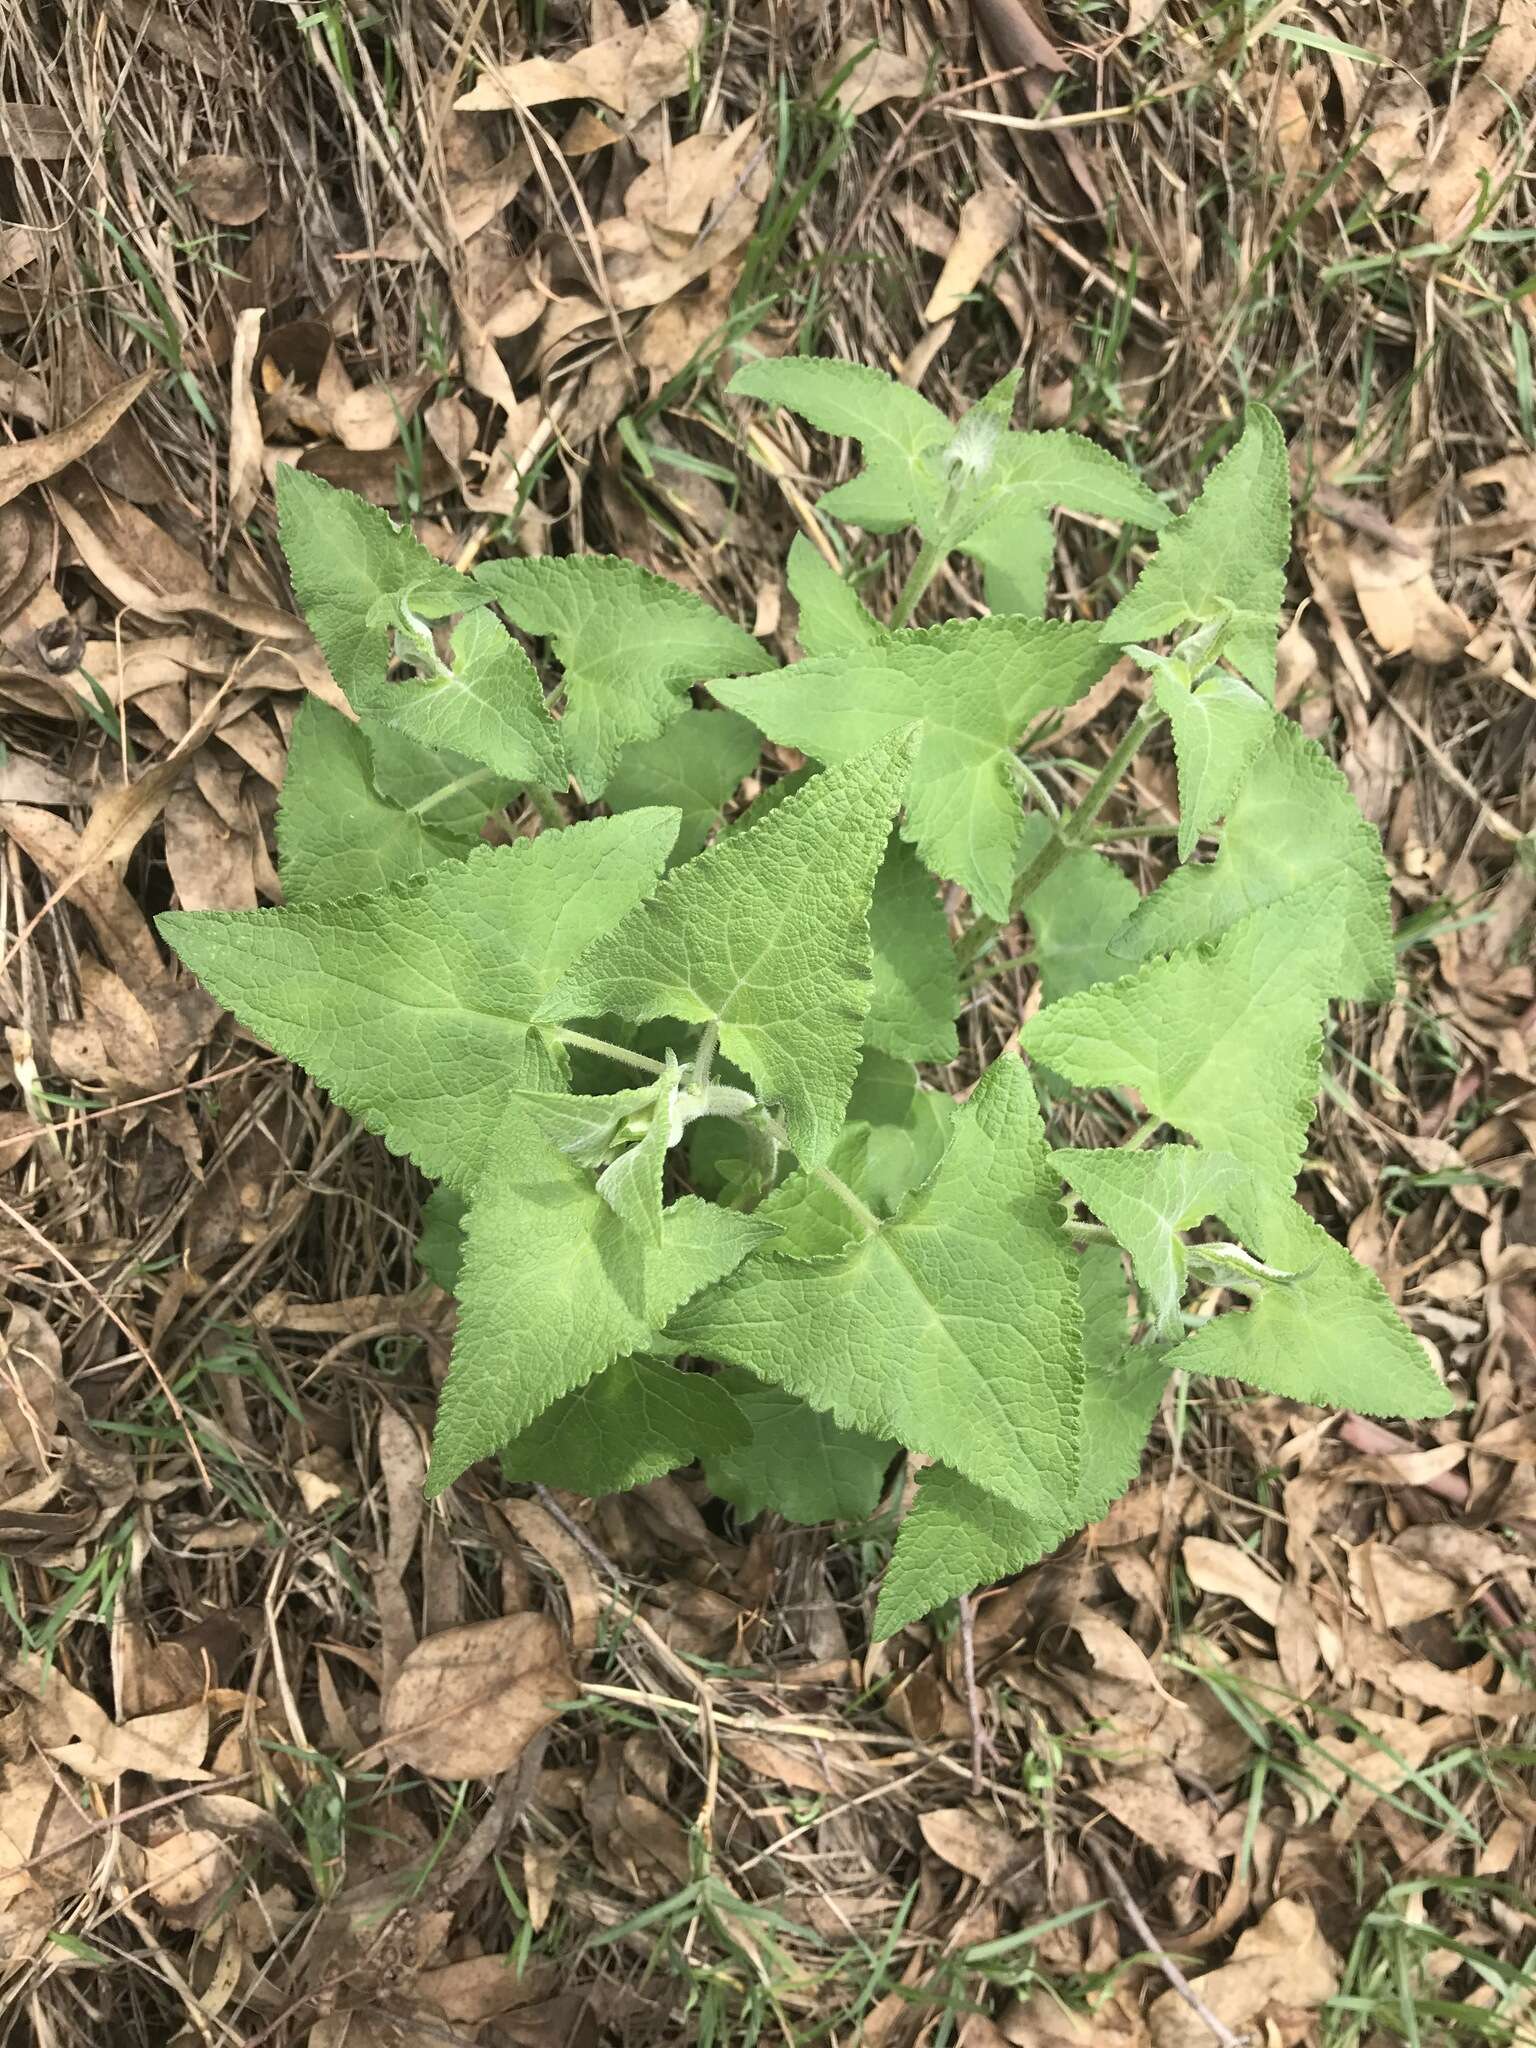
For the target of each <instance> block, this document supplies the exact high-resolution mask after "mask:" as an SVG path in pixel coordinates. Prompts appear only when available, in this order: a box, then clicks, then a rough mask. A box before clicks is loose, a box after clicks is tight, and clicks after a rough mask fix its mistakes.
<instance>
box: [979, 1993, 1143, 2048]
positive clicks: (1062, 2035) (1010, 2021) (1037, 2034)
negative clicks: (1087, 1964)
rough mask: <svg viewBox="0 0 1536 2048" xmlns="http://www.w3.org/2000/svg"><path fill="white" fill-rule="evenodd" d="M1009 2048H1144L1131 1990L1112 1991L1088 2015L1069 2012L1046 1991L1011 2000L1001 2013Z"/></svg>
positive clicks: (1141, 2022) (1004, 2035)
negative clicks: (1011, 2002)
mask: <svg viewBox="0 0 1536 2048" xmlns="http://www.w3.org/2000/svg"><path fill="white" fill-rule="evenodd" d="M1001 2031H1002V2036H1003V2039H1004V2040H1005V2041H1006V2042H1007V2043H1008V2044H1009V2048H1147V2029H1146V2024H1145V2022H1144V2021H1143V2019H1142V2018H1141V2015H1140V2013H1139V2012H1138V2011H1137V2010H1136V2003H1135V1993H1134V1991H1127V1990H1118V1991H1112V1992H1110V1993H1108V1994H1106V1996H1105V1997H1104V1998H1103V1999H1102V2000H1101V2001H1100V2002H1099V2003H1098V2004H1096V2005H1095V2006H1094V2008H1093V2010H1092V2012H1087V2013H1078V2012H1069V2011H1068V2010H1067V2008H1066V2007H1065V2006H1064V2005H1062V2003H1061V2002H1060V2000H1059V1999H1058V1998H1056V1997H1055V1996H1054V1995H1053V1994H1052V1993H1051V1992H1049V1991H1037V1992H1035V1993H1034V1995H1033V1996H1032V1997H1030V1998H1029V1999H1015V2000H1014V2002H1013V2004H1012V2005H1010V2006H1008V2007H1007V2009H1006V2010H1005V2011H1004V2013H1003V2017H1002V2023H1001Z"/></svg>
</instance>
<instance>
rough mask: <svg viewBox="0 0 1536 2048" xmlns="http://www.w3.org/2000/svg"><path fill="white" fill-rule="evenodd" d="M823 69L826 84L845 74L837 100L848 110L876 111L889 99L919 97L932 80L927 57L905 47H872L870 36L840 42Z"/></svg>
mask: <svg viewBox="0 0 1536 2048" xmlns="http://www.w3.org/2000/svg"><path fill="white" fill-rule="evenodd" d="M861 51H862V53H863V54H862V55H860V52H861ZM823 71H824V73H825V77H824V79H823V83H824V84H825V83H829V82H830V81H831V80H832V79H834V78H837V77H842V80H843V82H842V84H841V85H840V86H839V87H838V88H837V104H838V106H839V107H840V108H841V109H842V111H843V112H844V113H845V114H872V113H873V112H874V111H875V109H876V107H883V106H884V105H885V103H886V101H887V100H910V99H916V97H917V95H918V94H919V93H920V92H921V91H922V89H923V87H924V86H925V85H926V84H927V82H928V64H927V61H926V59H924V58H922V57H909V56H908V55H907V54H906V52H905V51H904V50H887V49H885V48H884V47H883V46H882V45H881V44H878V43H877V44H876V45H875V47H874V48H873V49H871V48H870V47H869V39H868V38H867V37H857V36H855V37H850V38H848V39H847V40H846V41H844V42H841V43H839V44H838V46H837V48H836V50H835V51H834V52H833V54H832V58H831V61H830V62H829V63H828V64H826V65H825V66H823ZM845 73H846V76H844V75H843V74H845Z"/></svg>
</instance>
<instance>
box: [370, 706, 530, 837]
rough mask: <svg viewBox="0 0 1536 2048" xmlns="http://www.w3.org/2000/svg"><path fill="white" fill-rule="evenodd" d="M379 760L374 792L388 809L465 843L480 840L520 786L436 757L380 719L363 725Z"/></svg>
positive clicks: (453, 758) (451, 757)
mask: <svg viewBox="0 0 1536 2048" xmlns="http://www.w3.org/2000/svg"><path fill="white" fill-rule="evenodd" d="M359 726H360V729H361V731H362V734H363V737H364V739H366V740H367V742H368V751H369V753H370V754H371V755H372V756H373V786H374V788H375V789H376V790H377V791H378V793H379V795H380V796H381V797H383V798H384V800H385V802H386V803H391V804H395V805H396V806H398V808H399V809H401V810H405V811H410V812H411V813H412V815H413V816H415V817H419V818H425V819H426V820H427V821H428V823H429V824H430V825H431V827H432V829H433V831H434V832H446V833H448V834H449V835H450V837H452V838H454V839H462V840H463V841H464V842H465V845H466V847H468V846H473V845H474V844H475V842H476V841H477V840H478V839H479V837H480V828H481V826H482V825H483V824H484V823H485V819H486V814H487V812H489V811H502V810H505V809H506V807H507V805H508V804H509V803H510V802H511V801H512V799H513V797H514V796H516V794H517V784H516V783H515V782H509V781H508V780H507V779H506V777H505V776H504V775H495V774H493V773H492V771H491V770H490V769H489V768H486V767H483V766H477V764H476V763H475V762H473V761H468V760H466V759H465V757H464V756H463V755H462V754H452V753H449V754H439V753H434V751H433V750H432V748H431V747H424V746H422V745H421V743H420V742H419V741H418V740H413V739H411V738H410V737H409V736H408V735H407V734H405V733H403V732H397V731H396V730H395V728H394V727H393V726H391V725H386V724H385V723H384V721H383V720H382V719H380V718H364V719H361V720H359Z"/></svg>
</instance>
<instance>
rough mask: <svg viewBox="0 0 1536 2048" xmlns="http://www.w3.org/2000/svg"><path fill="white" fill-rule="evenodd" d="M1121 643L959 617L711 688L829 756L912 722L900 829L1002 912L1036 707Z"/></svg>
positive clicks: (981, 902)
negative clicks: (914, 732)
mask: <svg viewBox="0 0 1536 2048" xmlns="http://www.w3.org/2000/svg"><path fill="white" fill-rule="evenodd" d="M1112 654H1113V650H1112V649H1110V648H1108V647H1106V646H1104V645H1103V644H1101V642H1100V640H1099V637H1098V629H1097V628H1096V627H1095V626H1093V625H1092V624H1065V623H1062V622H1061V621H1059V620H1054V619H1015V618H995V619H962V620H953V621H951V622H950V623H948V624H947V625H942V626H930V627H927V628H924V629H922V630H918V631H907V632H901V633H892V634H890V635H888V637H887V638H886V640H885V641H884V642H883V643H882V645H880V646H879V647H876V648H872V649H870V650H869V651H868V652H867V653H849V654H836V655H826V656H823V657H821V658H820V659H818V660H814V661H800V662H796V663H795V664H794V665H793V666H792V667H790V668H787V669H784V670H782V671H781V672H780V673H779V674H778V675H775V676H770V677H764V678H763V679H762V680H761V681H757V680H752V681H742V682H730V683H726V682H722V683H717V684H715V685H714V686H713V687H714V694H715V695H716V696H717V697H718V698H719V699H720V700H721V702H722V703H725V704H729V705H730V706H731V707H732V708H733V709H734V710H737V711H744V712H745V713H746V715H747V716H748V717H749V718H751V719H753V720H754V721H755V722H756V723H757V724H758V725H759V726H760V727H761V728H762V730H763V731H764V732H765V733H767V735H768V737H769V738H770V739H772V740H775V741H777V742H778V743H779V744H780V745H781V746H792V747H800V748H802V749H803V750H804V751H805V752H806V753H808V754H813V755H814V756H815V757H816V759H817V760H820V761H829V762H837V761H845V760H847V759H848V758H849V757H850V756H851V755H854V754H857V753H861V752H863V750H864V749H865V748H867V747H871V746H874V745H876V744H877V743H878V742H879V741H880V740H881V739H883V738H884V737H885V736H886V735H888V734H890V733H892V732H895V731H898V730H900V729H903V728H905V727H907V726H910V725H914V724H915V725H917V726H918V727H919V733H920V736H919V739H918V745H917V751H916V754H915V755H914V757H913V762H912V776H911V782H910V786H909V788H908V790H907V793H906V803H907V823H906V825H905V827H904V828H903V837H905V838H907V839H909V840H911V841H912V842H913V843H914V844H915V845H916V847H917V850H918V853H919V854H920V855H921V857H922V859H923V861H924V863H925V864H926V865H927V866H928V867H929V868H931V869H932V870H933V872H934V873H935V874H939V875H943V876H945V877H947V879H948V880H950V881H952V882H959V883H960V884H961V886H962V887H963V888H966V889H969V891H970V892H971V895H972V897H973V898H974V899H975V901H976V903H977V905H978V907H979V908H980V909H982V910H984V911H985V912H986V913H987V915H988V916H989V917H995V918H997V919H999V920H1000V921H1001V920H1004V919H1006V918H1007V916H1008V914H1009V900H1010V896H1011V892H1012V888H1013V877H1014V870H1015V867H1016V864H1017V850H1018V844H1019V837H1020V834H1021V832H1022V830H1023V813H1022V811H1021V809H1020V804H1019V793H1018V788H1017V786H1016V784H1015V781H1014V777H1013V764H1012V749H1013V747H1014V745H1015V743H1016V742H1017V741H1018V739H1019V738H1020V736H1021V735H1022V734H1023V732H1024V730H1025V728H1026V727H1027V726H1028V725H1029V724H1030V722H1031V721H1032V720H1033V719H1034V718H1035V717H1037V716H1038V714H1039V713H1040V712H1042V711H1044V710H1046V709H1047V708H1048V707H1050V706H1053V705H1062V704H1073V703H1075V702H1076V701H1077V699H1078V698H1079V697H1080V696H1082V694H1083V692H1084V691H1085V690H1087V689H1088V688H1090V687H1091V685H1092V684H1094V683H1095V682H1097V681H1098V679H1099V677H1100V676H1101V675H1103V674H1104V672H1105V670H1106V669H1107V668H1108V667H1109V665H1110V660H1111V658H1112Z"/></svg>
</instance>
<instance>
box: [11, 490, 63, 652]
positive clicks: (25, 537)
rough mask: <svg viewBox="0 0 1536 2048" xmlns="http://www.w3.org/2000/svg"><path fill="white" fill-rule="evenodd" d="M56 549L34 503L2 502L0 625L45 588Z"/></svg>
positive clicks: (13, 616)
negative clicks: (50, 561)
mask: <svg viewBox="0 0 1536 2048" xmlns="http://www.w3.org/2000/svg"><path fill="white" fill-rule="evenodd" d="M52 552H53V550H52V546H51V543H50V537H49V534H48V530H47V527H46V526H45V525H44V523H43V521H42V519H40V518H39V516H38V514H37V513H36V512H35V511H34V510H33V508H32V506H31V505H30V504H28V503H21V504H11V505H4V506H0V626H4V625H8V624H9V623H10V621H11V620H12V619H13V618H15V616H16V614H17V613H18V612H19V611H20V610H21V609H22V607H23V605H25V604H26V603H27V601H28V600H29V599H30V598H31V597H33V596H34V595H35V594H36V592H37V591H38V590H40V589H41V588H42V586H43V584H44V583H45V582H46V580H47V577H48V568H49V559H50V556H51V555H52Z"/></svg>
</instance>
